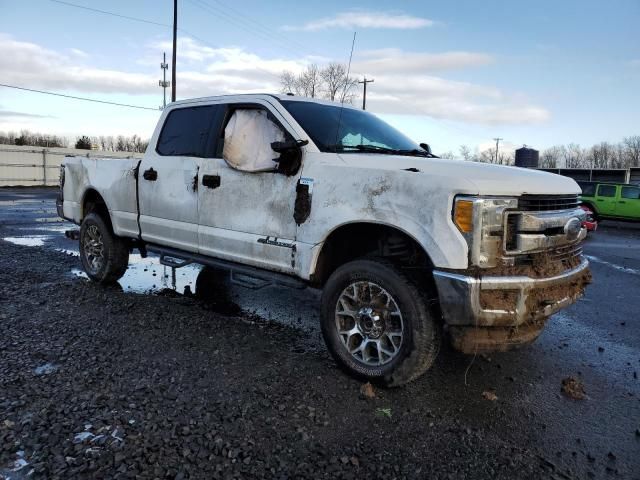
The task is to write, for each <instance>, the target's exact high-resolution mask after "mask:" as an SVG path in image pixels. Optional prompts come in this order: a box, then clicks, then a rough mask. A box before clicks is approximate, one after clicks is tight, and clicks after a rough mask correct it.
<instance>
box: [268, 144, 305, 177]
mask: <svg viewBox="0 0 640 480" xmlns="http://www.w3.org/2000/svg"><path fill="white" fill-rule="evenodd" d="M308 143H309V140H286V141H284V142H273V143H271V150H273V151H274V152H277V153H279V154H280V156H279V157H278V158H274V159H273V161H274V162H277V163H278V172H280V173H283V174H285V175H287V176H291V175H295V173H296V172H297V171H298V169H299V168H300V164H301V163H302V147H304V146H305V145H306V144H308Z"/></svg>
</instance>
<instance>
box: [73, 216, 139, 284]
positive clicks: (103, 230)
mask: <svg viewBox="0 0 640 480" xmlns="http://www.w3.org/2000/svg"><path fill="white" fill-rule="evenodd" d="M79 250H80V261H81V262H82V267H83V268H84V271H85V272H86V274H87V275H88V276H89V278H90V279H91V280H93V281H95V282H98V283H103V284H110V283H115V282H116V281H117V280H118V279H119V278H121V277H122V276H123V275H124V272H126V270H127V266H128V265H129V247H128V245H127V242H126V241H125V240H124V239H122V238H120V237H117V236H116V235H114V233H113V231H112V230H111V227H110V226H109V224H108V223H107V222H105V220H104V219H103V218H102V217H101V216H100V215H99V214H97V213H90V214H88V215H87V216H86V217H85V218H84V220H83V221H82V225H81V226H80V244H79ZM99 257H100V258H99Z"/></svg>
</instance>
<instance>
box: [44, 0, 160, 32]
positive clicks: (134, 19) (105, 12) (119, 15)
mask: <svg viewBox="0 0 640 480" xmlns="http://www.w3.org/2000/svg"><path fill="white" fill-rule="evenodd" d="M49 1H50V2H54V3H59V4H61V5H67V6H69V7H75V8H81V9H83V10H89V11H90V12H96V13H102V14H104V15H111V16H113V17H119V18H126V19H127V20H133V21H134V22H142V23H148V24H150V25H157V26H159V27H171V25H168V24H166V23H159V22H154V21H152V20H145V19H144V18H137V17H130V16H128V15H121V14H119V13H114V12H107V11H106V10H99V9H97V8H91V7H86V6H84V5H78V4H75V3H71V2H64V1H63V0H49Z"/></svg>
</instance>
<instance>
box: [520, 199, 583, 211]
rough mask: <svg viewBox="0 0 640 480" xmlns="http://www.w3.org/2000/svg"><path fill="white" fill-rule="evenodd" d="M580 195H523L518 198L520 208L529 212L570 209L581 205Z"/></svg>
mask: <svg viewBox="0 0 640 480" xmlns="http://www.w3.org/2000/svg"><path fill="white" fill-rule="evenodd" d="M579 203H580V202H579V200H578V195H523V196H521V197H520V198H519V199H518V209H519V210H523V211H527V212H542V211H549V210H569V209H573V208H577V207H578V205H579Z"/></svg>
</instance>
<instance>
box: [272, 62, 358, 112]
mask: <svg viewBox="0 0 640 480" xmlns="http://www.w3.org/2000/svg"><path fill="white" fill-rule="evenodd" d="M357 85H358V79H357V78H354V77H351V76H349V75H347V67H346V66H345V65H344V64H342V63H337V62H332V63H329V64H328V65H327V66H325V67H322V68H321V67H318V65H316V64H312V65H309V66H308V67H307V68H306V69H305V70H304V71H302V72H301V73H299V74H297V75H296V74H295V73H293V72H290V71H284V72H282V74H281V75H280V86H281V89H282V93H293V94H294V95H297V96H301V97H311V98H325V99H327V100H332V101H336V102H344V103H353V101H354V100H355V99H356V97H357V92H356V88H355V87H356V86H357Z"/></svg>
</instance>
